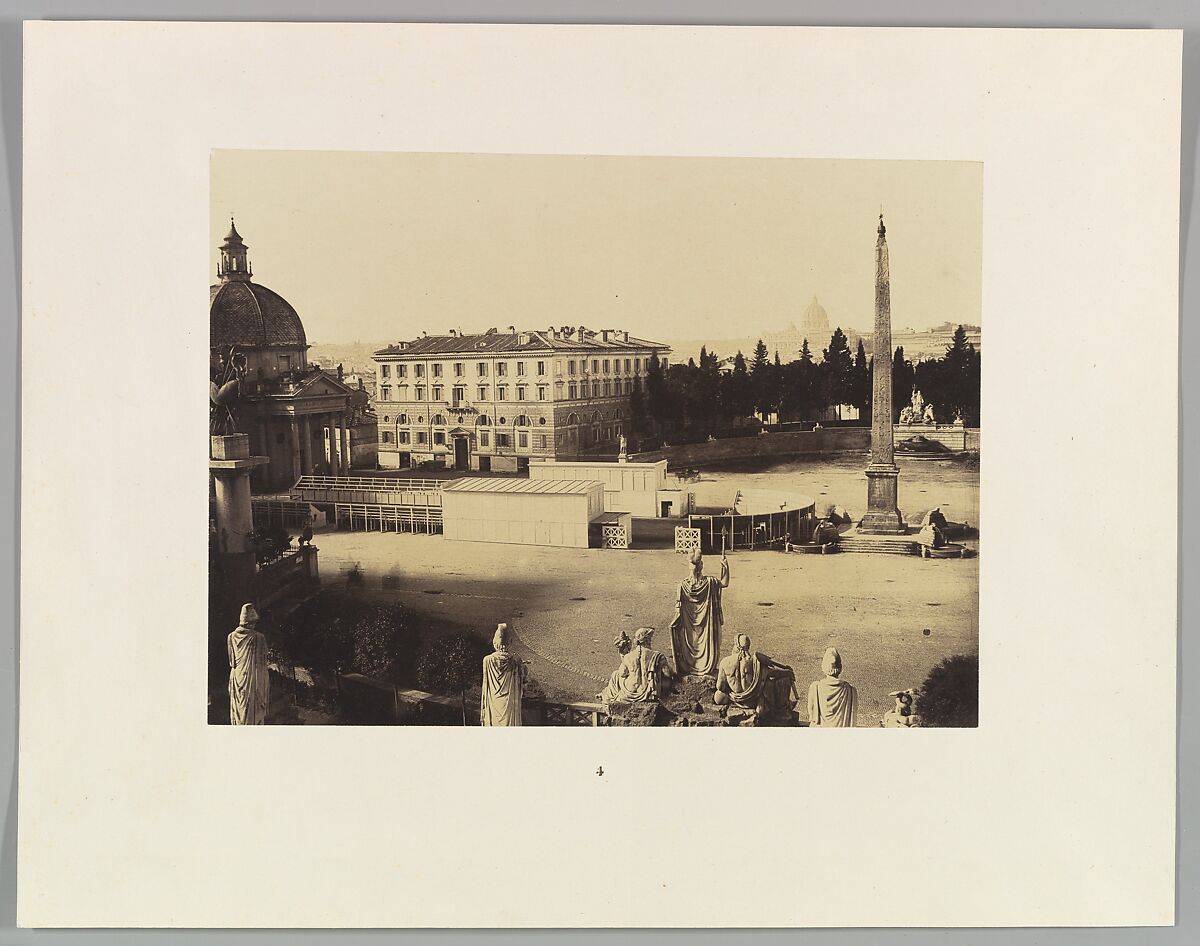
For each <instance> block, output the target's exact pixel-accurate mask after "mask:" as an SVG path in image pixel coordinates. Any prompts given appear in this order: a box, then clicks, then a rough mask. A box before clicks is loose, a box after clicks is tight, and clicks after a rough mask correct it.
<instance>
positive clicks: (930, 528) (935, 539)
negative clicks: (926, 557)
mask: <svg viewBox="0 0 1200 946" xmlns="http://www.w3.org/2000/svg"><path fill="white" fill-rule="evenodd" d="M945 521H946V520H945V518H944V517H943V519H942V522H943V523H944V522H945ZM917 542H919V543H920V544H921V545H924V546H927V547H928V548H931V549H941V548H945V547H946V533H945V531H944V530H943V529H942V528H941V527H940V526H939V525H938V524H937V523H936V522H934V521H931V520H930V519H929V518H928V517H927V518H926V521H925V522H924V523H922V525H921V531H920V532H918V533H917Z"/></svg>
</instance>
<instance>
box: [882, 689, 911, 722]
mask: <svg viewBox="0 0 1200 946" xmlns="http://www.w3.org/2000/svg"><path fill="white" fill-rule="evenodd" d="M888 696H890V697H892V698H893V699H895V701H896V705H895V706H894V707H892V708H891V709H890V710H888V711H887V712H886V713H884V714H883V719H882V720H881V721H880V723H879V725H880V726H882V727H883V728H884V729H907V728H911V727H913V726H920V725H921V718H920V717H919V716H916V715H914V713H913V691H912V690H897V691H896V692H895V693H889V694H888Z"/></svg>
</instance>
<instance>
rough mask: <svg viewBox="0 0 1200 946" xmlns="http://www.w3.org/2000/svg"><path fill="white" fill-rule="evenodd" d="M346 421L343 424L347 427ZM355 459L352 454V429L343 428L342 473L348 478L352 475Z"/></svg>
mask: <svg viewBox="0 0 1200 946" xmlns="http://www.w3.org/2000/svg"><path fill="white" fill-rule="evenodd" d="M345 423H346V422H345V420H343V421H342V424H343V425H345ZM353 459H354V458H353V457H352V456H351V454H350V428H349V427H346V426H343V427H342V473H344V474H345V475H346V476H349V475H350V469H351V467H352V466H353V463H352V461H353Z"/></svg>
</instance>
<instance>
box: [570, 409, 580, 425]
mask: <svg viewBox="0 0 1200 946" xmlns="http://www.w3.org/2000/svg"><path fill="white" fill-rule="evenodd" d="M578 423H579V415H578V414H576V413H575V412H574V411H572V412H571V413H570V414H568V415H567V424H568V425H569V426H571V427H574V426H575V425H576V424H578Z"/></svg>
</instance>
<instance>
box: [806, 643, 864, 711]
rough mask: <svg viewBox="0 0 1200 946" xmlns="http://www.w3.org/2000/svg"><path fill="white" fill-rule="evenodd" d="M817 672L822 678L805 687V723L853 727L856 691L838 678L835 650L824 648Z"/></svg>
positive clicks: (838, 657) (839, 665)
mask: <svg viewBox="0 0 1200 946" xmlns="http://www.w3.org/2000/svg"><path fill="white" fill-rule="evenodd" d="M821 672H822V673H823V674H825V678H824V679H823V680H817V681H815V682H814V683H813V684H812V685H811V686H810V687H809V688H808V724H809V725H810V726H853V725H854V724H855V721H856V720H857V717H858V692H857V691H856V690H855V689H854V687H852V686H851V685H850V684H849V683H847V682H846V681H845V680H843V679H842V678H841V675H842V655H841V654H839V653H838V652H837V648H835V647H830V648H828V649H826V651H825V655H824V656H823V657H822V658H821Z"/></svg>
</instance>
